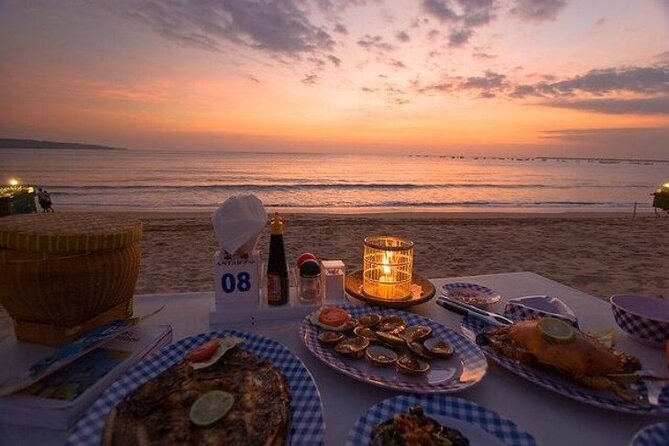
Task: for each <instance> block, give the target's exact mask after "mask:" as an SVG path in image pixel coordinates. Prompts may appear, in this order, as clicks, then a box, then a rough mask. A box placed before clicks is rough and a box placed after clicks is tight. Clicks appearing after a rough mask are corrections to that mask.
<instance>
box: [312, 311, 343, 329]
mask: <svg viewBox="0 0 669 446" xmlns="http://www.w3.org/2000/svg"><path fill="white" fill-rule="evenodd" d="M349 317H350V315H349V314H348V313H347V312H346V310H344V309H343V308H339V307H327V308H323V310H322V311H321V314H320V316H318V320H319V321H320V322H321V323H323V324H325V325H329V326H331V327H339V326H340V325H342V324H344V323H346V321H347V320H348V318H349Z"/></svg>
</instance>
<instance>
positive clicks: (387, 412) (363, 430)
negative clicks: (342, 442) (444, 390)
mask: <svg viewBox="0 0 669 446" xmlns="http://www.w3.org/2000/svg"><path fill="white" fill-rule="evenodd" d="M413 406H420V407H422V408H423V411H424V412H425V415H427V416H428V417H430V418H432V419H434V420H435V421H438V422H439V423H441V424H442V425H444V426H446V427H450V428H453V429H457V430H459V431H460V432H461V433H462V434H463V435H464V436H465V437H467V439H469V442H470V445H471V446H536V442H535V441H534V438H533V437H532V435H530V434H529V433H527V432H523V431H522V430H520V429H519V428H518V426H516V424H515V423H513V422H512V421H510V420H507V419H505V418H503V417H502V416H501V415H499V414H498V413H497V412H494V411H492V410H490V409H487V408H485V407H483V406H480V405H478V404H475V403H473V402H471V401H467V400H464V399H461V398H455V397H452V396H446V395H399V396H396V397H393V398H389V399H387V400H385V401H382V402H380V403H378V404H376V405H374V406H372V407H370V408H369V409H368V410H367V411H366V412H365V413H364V414H363V415H362V416H361V417H360V418H358V421H356V423H355V425H354V426H353V428H352V429H351V431H350V432H349V434H348V438H347V440H346V445H347V446H367V445H368V444H369V441H370V439H371V435H372V430H373V429H374V427H376V426H377V425H379V424H380V423H383V422H384V421H386V420H388V419H390V418H392V417H393V415H395V414H398V413H407V412H408V411H409V409H410V408H411V407H413Z"/></svg>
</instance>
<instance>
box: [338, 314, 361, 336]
mask: <svg viewBox="0 0 669 446" xmlns="http://www.w3.org/2000/svg"><path fill="white" fill-rule="evenodd" d="M358 325H359V322H358V320H357V319H356V318H353V317H351V318H349V319H348V321H347V322H346V326H345V327H344V328H343V329H342V331H344V332H347V331H353V329H355V327H357V326H358Z"/></svg>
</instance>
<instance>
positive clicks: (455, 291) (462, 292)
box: [441, 282, 502, 307]
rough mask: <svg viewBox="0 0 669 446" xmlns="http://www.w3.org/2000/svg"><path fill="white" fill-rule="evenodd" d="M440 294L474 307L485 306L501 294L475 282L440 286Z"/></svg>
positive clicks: (492, 302) (498, 298) (495, 300)
mask: <svg viewBox="0 0 669 446" xmlns="http://www.w3.org/2000/svg"><path fill="white" fill-rule="evenodd" d="M441 294H442V295H444V296H446V297H448V298H451V299H454V300H458V301H460V302H464V303H466V304H469V305H474V306H476V307H485V306H486V305H490V304H494V303H495V302H497V301H499V300H500V299H501V298H502V296H500V294H499V293H498V292H497V291H494V290H491V289H490V288H487V287H484V286H483V285H478V284H475V283H465V282H455V283H447V284H445V285H443V286H442V287H441Z"/></svg>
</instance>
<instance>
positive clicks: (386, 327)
mask: <svg viewBox="0 0 669 446" xmlns="http://www.w3.org/2000/svg"><path fill="white" fill-rule="evenodd" d="M406 325H407V324H406V322H404V319H402V318H401V317H399V316H386V317H384V318H383V319H381V322H379V330H381V331H385V332H389V333H393V334H397V333H399V332H400V331H402V330H404V328H405V327H406Z"/></svg>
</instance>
